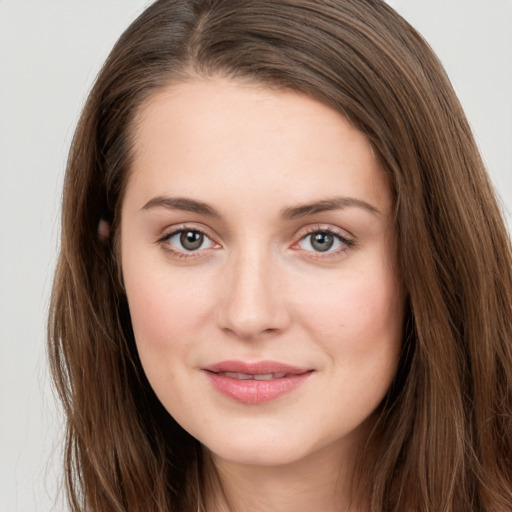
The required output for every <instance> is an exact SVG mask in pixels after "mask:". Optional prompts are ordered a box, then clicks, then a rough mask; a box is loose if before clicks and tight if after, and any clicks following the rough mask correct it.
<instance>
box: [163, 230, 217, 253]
mask: <svg viewBox="0 0 512 512" xmlns="http://www.w3.org/2000/svg"><path fill="white" fill-rule="evenodd" d="M183 231H196V232H197V233H201V234H202V235H204V236H205V237H206V238H208V239H209V240H210V241H211V242H212V244H214V246H213V247H208V248H205V249H198V250H196V251H185V250H181V249H179V248H177V247H175V246H173V245H171V244H169V243H166V242H168V241H169V239H171V238H172V237H173V236H175V235H177V234H178V233H181V232H183ZM217 238H218V237H216V236H215V235H212V234H211V230H209V229H207V228H205V227H203V226H198V225H197V224H194V223H186V222H185V223H183V224H177V225H173V226H170V227H168V228H167V229H165V230H164V232H163V234H161V235H160V236H159V237H158V239H157V240H156V243H157V244H160V245H161V246H162V248H163V249H164V250H165V251H167V252H168V253H170V254H171V255H174V256H178V257H180V258H193V257H196V258H197V257H201V256H204V253H205V251H209V250H210V249H217V248H220V247H221V244H220V243H219V242H217V240H216V239H217Z"/></svg>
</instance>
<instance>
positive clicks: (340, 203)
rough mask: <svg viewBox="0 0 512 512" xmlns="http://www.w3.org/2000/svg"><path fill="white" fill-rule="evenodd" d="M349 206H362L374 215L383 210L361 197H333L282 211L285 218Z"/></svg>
mask: <svg viewBox="0 0 512 512" xmlns="http://www.w3.org/2000/svg"><path fill="white" fill-rule="evenodd" d="M349 207H355V208H361V209H363V210H366V211H367V212H369V213H371V214H372V215H377V216H380V215H382V214H381V212H379V210H377V208H375V206H372V205H371V204H370V203H367V202H366V201H362V200H361V199H356V198H354V197H333V198H331V199H325V200H323V201H315V202H314V203H308V204H303V205H299V206H294V207H290V208H285V209H284V210H283V212H282V216H283V217H284V218H285V219H296V218H298V217H307V216H308V215H314V214H315V213H321V212H326V211H330V210H343V209H345V208H349Z"/></svg>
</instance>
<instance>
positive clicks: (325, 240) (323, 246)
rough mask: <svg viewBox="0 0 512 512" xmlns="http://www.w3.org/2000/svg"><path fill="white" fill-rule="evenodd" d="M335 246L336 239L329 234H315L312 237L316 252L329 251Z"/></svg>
mask: <svg viewBox="0 0 512 512" xmlns="http://www.w3.org/2000/svg"><path fill="white" fill-rule="evenodd" d="M333 244H334V237H333V236H332V235H330V234H329V233H315V234H314V235H313V236H312V240H311V245H312V246H313V248H314V249H315V250H316V251H320V252H324V251H328V250H329V249H330V248H331V247H332V246H333Z"/></svg>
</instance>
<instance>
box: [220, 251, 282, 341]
mask: <svg viewBox="0 0 512 512" xmlns="http://www.w3.org/2000/svg"><path fill="white" fill-rule="evenodd" d="M226 266H227V268H226V271H225V273H224V276H223V281H222V292H221V297H222V299H221V301H220V302H219V306H218V311H217V314H218V317H217V319H218V325H219V327H220V328H221V329H222V330H223V331H225V332H227V333H229V334H232V335H236V336H237V337H238V338H240V339H245V340H249V339H255V338H258V337H260V336H268V335H276V334H278V333H280V332H282V331H284V330H285V329H286V327H287V326H288V324H289V322H290V315H289V312H288V310H287V307H286V294H285V288H284V282H283V281H284V279H283V276H282V273H281V272H280V270H279V268H278V266H277V265H276V264H275V262H274V263H273V261H272V258H270V257H268V256H265V255H264V254H250V255H240V256H239V257H238V258H236V260H235V261H231V262H226Z"/></svg>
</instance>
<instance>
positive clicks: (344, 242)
mask: <svg viewBox="0 0 512 512" xmlns="http://www.w3.org/2000/svg"><path fill="white" fill-rule="evenodd" d="M185 232H192V233H199V234H200V235H202V236H204V237H205V238H206V239H208V240H209V241H210V242H211V244H214V245H215V246H217V247H208V248H206V249H196V250H188V251H187V250H181V249H173V248H172V247H173V246H172V245H171V244H170V242H169V241H170V240H171V238H172V237H174V236H176V235H179V234H181V233H185ZM315 234H327V235H330V236H332V237H334V238H335V239H336V240H338V242H339V243H340V244H341V248H338V249H336V250H334V251H331V250H330V248H329V249H328V250H326V251H314V250H304V252H307V253H308V257H309V258H313V259H322V260H326V259H330V258H336V257H339V256H340V255H341V254H342V253H344V252H346V251H348V250H349V249H352V248H353V247H355V245H356V242H355V240H353V239H351V238H347V237H346V236H344V235H342V234H341V233H339V232H338V231H337V230H334V229H332V228H325V227H322V226H319V225H318V226H314V227H311V228H309V229H307V230H306V232H305V233H303V234H301V237H300V238H299V240H298V241H297V242H295V243H294V244H293V245H292V246H291V248H292V249H295V250H303V249H301V248H300V247H299V244H300V243H301V242H303V241H304V240H306V239H307V238H308V237H311V236H312V235H315ZM157 243H159V244H160V245H161V246H162V248H163V249H164V250H165V251H167V252H168V253H170V254H171V256H172V257H174V258H178V259H185V258H197V257H198V256H200V255H204V253H203V251H205V250H208V249H214V248H218V247H220V244H218V243H217V242H215V241H214V240H213V239H212V238H211V237H210V236H209V235H208V234H207V233H206V232H205V231H204V230H202V229H198V228H197V227H191V226H187V225H183V226H180V227H179V228H177V229H173V230H172V231H171V232H169V233H166V234H164V235H163V236H162V237H161V238H159V239H158V240H157ZM310 243H311V242H310Z"/></svg>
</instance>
